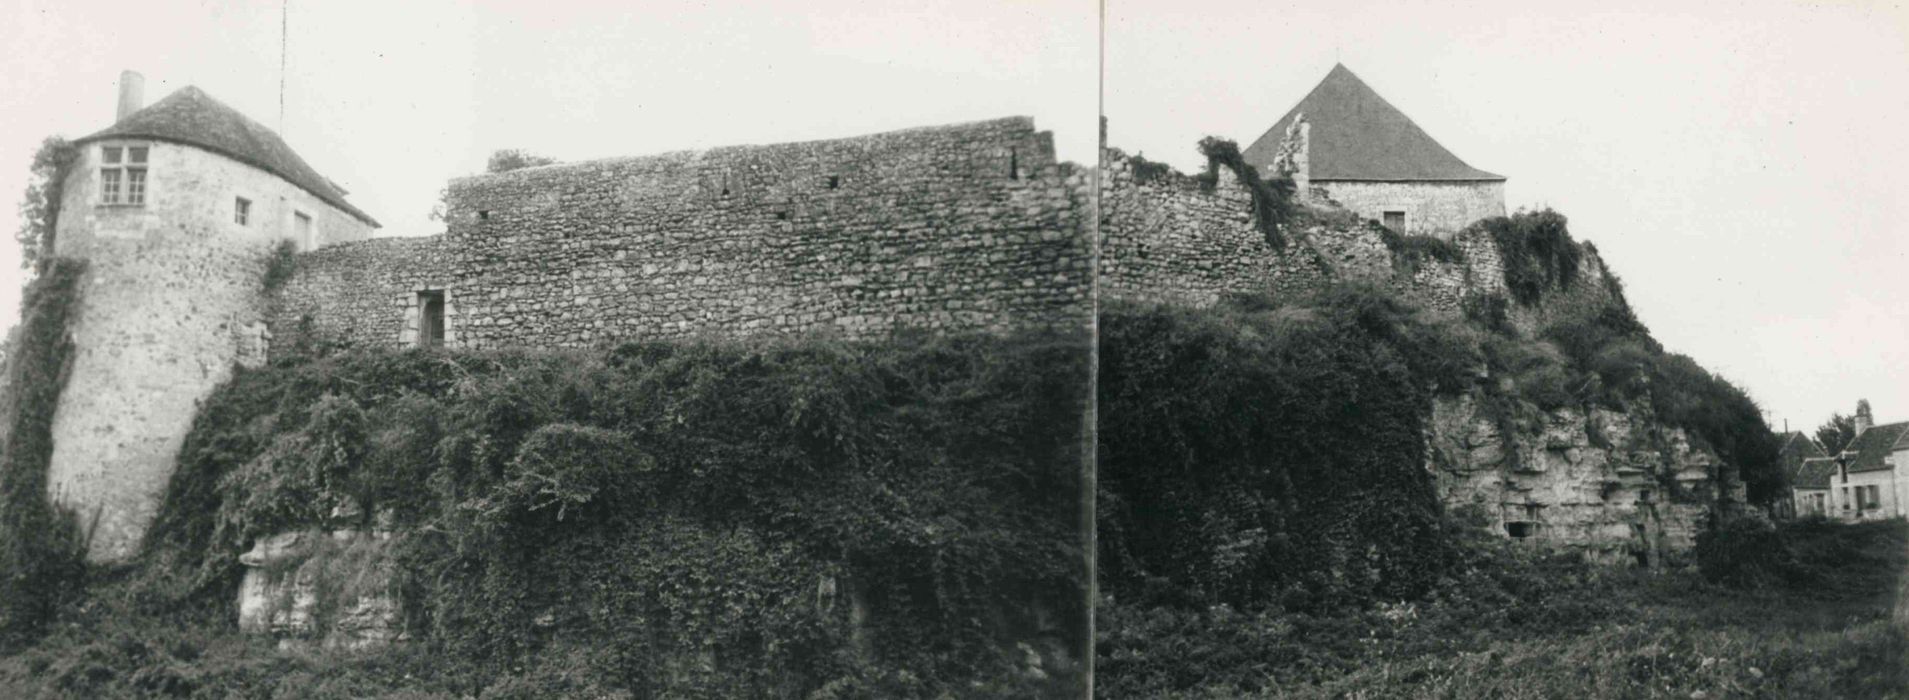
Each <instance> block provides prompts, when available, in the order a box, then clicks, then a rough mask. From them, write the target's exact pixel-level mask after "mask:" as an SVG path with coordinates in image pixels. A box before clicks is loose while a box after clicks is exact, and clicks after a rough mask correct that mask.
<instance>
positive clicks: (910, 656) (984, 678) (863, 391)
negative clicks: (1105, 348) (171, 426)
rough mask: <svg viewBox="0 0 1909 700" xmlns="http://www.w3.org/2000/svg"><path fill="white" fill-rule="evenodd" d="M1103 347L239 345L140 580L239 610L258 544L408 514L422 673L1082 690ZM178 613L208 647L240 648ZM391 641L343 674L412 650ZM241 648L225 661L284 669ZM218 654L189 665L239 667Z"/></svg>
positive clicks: (620, 682) (407, 556) (578, 688)
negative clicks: (246, 349)
mask: <svg viewBox="0 0 1909 700" xmlns="http://www.w3.org/2000/svg"><path fill="white" fill-rule="evenodd" d="M1086 363H1087V353H1086V352H1085V345H1084V340H1083V339H1081V338H1079V337H1060V336H1055V335H1049V334H1039V333H1026V334H1022V335H1018V336H1014V337H1011V338H1005V339H1004V338H999V337H993V336H979V335H976V336H957V337H945V338H938V339H930V338H898V339H896V340H894V341H893V342H888V343H880V344H851V343H843V342H836V341H831V340H823V339H806V340H778V341H763V342H760V343H755V344H742V343H731V342H716V341H707V342H688V343H652V344H636V345H627V346H623V347H620V348H617V349H615V350H614V351H610V352H607V353H574V354H550V353H543V354H530V353H471V352H424V351H412V352H404V353H370V354H342V355H336V356H332V357H327V358H322V359H303V360H297V361H286V362H281V363H279V364H277V365H275V366H273V367H270V368H266V369H260V370H246V371H241V372H239V373H238V374H237V375H236V376H235V378H234V379H233V380H232V381H231V382H230V383H229V384H227V385H225V386H223V387H221V388H220V389H219V390H218V391H217V392H216V393H215V395H214V396H213V397H212V398H211V399H210V400H209V401H207V402H206V405H205V407H204V409H203V410H202V412H201V413H200V415H199V417H198V419H197V421H196V423H195V425H194V427H193V430H192V432H191V434H190V435H189V436H188V437H187V439H186V443H185V445H184V447H183V449H182V451H181V457H180V466H179V471H178V473H177V475H176V476H175V478H174V479H173V482H172V486H171V488H170V491H169V493H168V494H167V498H166V502H165V506H164V509H163V510H162V513H161V514H160V516H159V519H158V520H157V522H156V523H155V526H154V528H153V529H152V531H151V533H150V534H149V536H148V541H147V543H146V560H145V562H144V563H143V564H144V567H143V568H142V569H141V570H139V571H135V572H132V573H130V574H127V581H126V582H124V583H123V584H122V585H119V586H118V587H117V588H116V589H115V590H116V591H117V593H116V595H117V596H118V598H117V600H118V602H117V603H111V604H116V605H120V606H122V607H125V608H129V609H130V610H131V611H132V614H136V615H137V614H145V615H154V616H161V617H164V618H165V619H171V620H183V622H178V623H177V624H176V625H170V626H169V627H183V628H185V629H206V628H207V626H212V629H215V630H217V629H226V630H228V631H229V625H230V623H229V622H227V621H225V620H229V618H230V609H231V608H230V606H231V603H232V601H233V600H234V596H235V593H236V591H235V585H236V582H237V580H238V577H239V575H240V573H241V571H240V568H239V566H238V565H237V562H236V555H237V554H239V553H240V552H242V551H243V550H245V549H246V548H248V547H249V546H250V545H251V544H252V542H253V541H254V540H255V539H256V538H259V537H261V536H265V535H270V534H275V533H279V532H284V531H288V530H297V529H301V528H312V527H318V528H327V529H352V528H368V527H379V526H395V528H396V529H397V531H399V532H400V533H403V534H400V536H399V538H398V539H396V540H393V542H392V544H391V545H389V547H390V551H391V552H392V553H393V556H395V557H396V559H397V561H398V564H399V566H398V572H397V576H396V578H397V582H396V583H395V585H396V586H397V587H398V588H399V589H400V590H402V591H403V592H404V593H405V595H404V596H403V600H404V601H405V603H406V610H405V615H406V617H407V619H408V620H409V623H410V625H411V629H412V630H413V634H414V636H415V637H416V641H415V642H413V643H412V644H414V645H417V646H419V647H421V648H423V649H426V650H429V655H428V656H429V658H426V657H416V658H418V659H419V660H420V661H422V662H427V663H429V664H431V666H432V668H431V669H430V670H429V671H428V672H427V671H425V670H421V669H418V668H414V667H405V668H404V673H408V674H412V675H413V676H415V678H412V679H410V680H408V681H406V682H404V683H401V684H398V686H402V687H423V688H439V689H442V690H443V691H445V692H449V693H453V694H464V693H476V692H478V690H480V689H488V690H487V691H486V695H485V697H543V696H549V695H552V694H561V693H569V692H604V693H607V694H612V695H615V694H623V695H625V696H632V697H658V696H671V697H675V696H682V695H696V696H699V697H764V696H790V697H804V696H809V697H920V696H934V695H937V694H940V693H942V692H956V693H957V694H960V695H962V696H970V695H980V696H997V695H998V696H1012V697H1022V696H1027V695H1041V694H1048V693H1057V692H1068V691H1067V689H1069V688H1074V687H1075V685H1074V684H1075V683H1077V682H1078V677H1077V671H1078V666H1077V664H1078V662H1079V660H1080V658H1081V656H1082V655H1083V654H1084V653H1086V650H1085V644H1086V640H1084V639H1080V638H1079V637H1080V635H1079V632H1078V630H1081V629H1084V627H1085V623H1084V621H1082V620H1081V619H1080V615H1081V606H1080V604H1079V600H1080V596H1082V595H1083V591H1084V584H1085V582H1084V578H1083V573H1084V572H1083V571H1082V561H1083V559H1082V556H1081V554H1080V551H1079V544H1080V542H1081V536H1080V533H1079V532H1078V527H1077V524H1078V517H1079V516H1078V512H1079V511H1078V507H1079V497H1078V483H1079V481H1078V479H1079V469H1080V461H1079V452H1080V445H1079V438H1078V432H1077V431H1078V430H1079V427H1080V425H1081V422H1080V421H1081V410H1082V407H1083V405H1084V401H1085V399H1086V397H1085V395H1084V387H1085V386H1086V384H1085V382H1086V372H1087V365H1086ZM107 604H109V603H106V602H101V603H96V605H107ZM173 611H183V612H173ZM864 613H865V615H866V619H865V620H863V619H859V618H860V616H861V615H863V614H864ZM74 616H75V617H77V618H80V619H87V616H86V615H85V614H84V612H83V611H82V612H75V613H74ZM321 622H322V621H321ZM221 625H222V626H223V627H220V626H221ZM108 636H110V635H108ZM218 638H219V637H217V636H216V635H215V636H213V637H212V638H211V639H212V640H216V639H218ZM72 641H73V643H75V644H83V645H84V648H89V649H90V648H93V647H92V644H93V642H81V641H79V640H78V639H74V640H72ZM1017 642H1018V643H1024V644H1026V645H1027V646H1026V647H1025V648H1023V647H1020V646H1017ZM170 643H171V642H166V643H161V642H152V643H151V645H152V646H156V647H160V650H159V651H160V652H161V653H156V654H135V655H132V658H129V659H119V658H118V657H117V655H116V654H108V655H107V658H108V659H111V660H110V661H106V662H102V663H103V664H105V665H106V666H107V667H108V670H106V671H87V670H85V669H84V668H77V669H72V670H71V673H78V674H82V675H81V676H79V677H77V678H75V677H73V676H67V677H66V678H67V680H68V681H72V682H81V683H85V682H91V681H87V680H86V676H85V674H88V673H98V674H99V675H101V676H102V677H105V678H109V679H111V680H110V681H106V682H104V683H105V684H104V685H98V686H88V687H93V688H95V689H105V690H111V689H115V688H117V689H122V690H123V689H125V688H127V687H131V686H128V685H124V684H128V683H133V682H135V681H136V680H137V679H139V678H144V677H145V676H142V675H141V674H153V673H159V672H160V671H159V670H155V668H154V667H155V666H158V667H165V668H170V667H171V666H172V665H177V664H180V663H185V664H186V665H196V664H194V663H192V662H190V661H189V660H188V661H181V660H180V656H179V654H174V653H172V652H171V651H167V649H169V648H170V647H168V646H167V644H170ZM177 643H178V644H182V645H184V646H185V647H187V648H188V649H189V650H190V651H189V652H181V653H184V654H186V655H187V656H190V655H193V654H201V653H209V652H207V651H205V649H206V648H208V647H215V646H218V642H216V641H209V640H206V639H192V640H185V641H177ZM141 644H146V642H144V641H142V642H141ZM1030 652H1032V653H1034V654H1038V655H1039V656H1041V657H1042V660H1041V661H1040V662H1039V663H1038V664H1033V666H1034V667H1036V668H1038V670H1039V673H1031V672H1030V665H1031V664H1030V663H1029V661H1028V656H1029V655H1030ZM85 653H93V652H85ZM408 654H410V652H404V653H401V654H399V655H398V657H399V658H412V657H409V656H408ZM51 658H53V659H54V660H53V661H46V660H45V659H42V663H48V664H52V665H57V664H59V663H66V661H65V659H67V658H68V657H67V655H60V654H53V655H51ZM245 658H249V657H245ZM118 663H126V664H131V666H130V667H118V666H115V665H114V664H118ZM248 663H250V662H248ZM368 663H370V662H368V661H366V662H358V661H354V662H350V663H349V664H347V665H348V666H350V669H346V670H345V671H340V672H341V673H345V674H346V675H351V674H352V673H360V672H362V673H365V674H370V675H372V676H375V677H376V678H385V677H386V676H385V675H382V674H384V672H383V671H374V670H373V669H370V668H369V667H367V666H366V665H365V664H368ZM242 665H243V664H239V663H238V662H237V661H234V662H233V664H232V666H231V667H229V668H224V669H223V670H224V672H226V673H229V674H233V675H232V677H239V676H244V675H246V674H255V673H263V672H260V671H258V670H257V669H256V668H252V667H246V668H240V666H242ZM82 666H84V664H82ZM351 669H356V670H355V671H354V670H351ZM195 674H196V675H195ZM195 674H186V675H185V676H181V677H176V678H175V677H170V676H169V678H171V680H168V681H167V682H169V683H179V684H184V687H185V688H186V689H187V690H188V691H191V692H204V693H210V694H214V695H216V694H218V693H217V692H216V689H217V688H222V687H229V686H228V685H227V684H228V683H229V681H230V678H229V677H227V676H220V675H219V674H217V673H211V674H209V675H207V674H205V673H197V672H195ZM267 675H269V674H267ZM389 675H397V674H395V673H393V674H389ZM0 677H4V673H0ZM49 682H54V681H49ZM260 682H262V683H264V684H265V685H267V686H273V685H277V684H278V683H281V682H283V679H281V678H275V679H271V680H269V681H260ZM366 682H367V683H371V684H373V685H377V684H380V683H384V682H385V681H382V680H376V679H375V678H373V679H367V680H366ZM115 683H117V684H121V685H113V684H115ZM384 687H385V688H386V689H387V690H388V689H390V688H391V687H397V686H384ZM102 692H104V691H102ZM340 692H341V693H343V692H345V691H340ZM351 692H354V693H355V692H361V691H351ZM1072 692H1078V691H1077V690H1075V691H1072Z"/></svg>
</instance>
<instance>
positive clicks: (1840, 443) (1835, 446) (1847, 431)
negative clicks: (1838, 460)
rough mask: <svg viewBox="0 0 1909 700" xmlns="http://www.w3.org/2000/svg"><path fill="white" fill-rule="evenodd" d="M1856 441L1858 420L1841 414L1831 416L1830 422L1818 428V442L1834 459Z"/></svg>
mask: <svg viewBox="0 0 1909 700" xmlns="http://www.w3.org/2000/svg"><path fill="white" fill-rule="evenodd" d="M1855 439H1856V418H1855V416H1845V415H1843V414H1841V413H1831V414H1829V422H1826V423H1824V424H1822V425H1820V426H1817V428H1816V442H1817V443H1818V444H1821V445H1822V446H1823V451H1824V452H1827V453H1829V455H1830V456H1832V457H1834V456H1836V455H1837V454H1839V453H1841V452H1842V451H1843V448H1845V447H1848V446H1849V443H1850V442H1852V441H1854V440H1855Z"/></svg>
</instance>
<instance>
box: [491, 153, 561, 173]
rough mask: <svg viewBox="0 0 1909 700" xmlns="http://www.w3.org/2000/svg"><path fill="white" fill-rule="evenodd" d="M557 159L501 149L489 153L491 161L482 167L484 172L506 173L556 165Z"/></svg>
mask: <svg viewBox="0 0 1909 700" xmlns="http://www.w3.org/2000/svg"><path fill="white" fill-rule="evenodd" d="M556 162H557V159H555V158H549V157H545V156H540V155H536V154H533V153H529V152H526V151H523V150H520V149H516V148H502V149H498V150H497V151H496V152H494V153H491V159H490V162H489V163H488V164H486V165H485V166H484V171H485V172H490V173H507V172H510V171H512V170H517V169H519V168H534V167H537V166H539V165H550V164H552V163H556Z"/></svg>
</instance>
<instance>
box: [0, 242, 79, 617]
mask: <svg viewBox="0 0 1909 700" xmlns="http://www.w3.org/2000/svg"><path fill="white" fill-rule="evenodd" d="M42 263H43V265H42V270H41V273H40V275H39V276H38V277H37V278H35V279H34V281H33V283H32V284H30V285H28V286H27V288H26V291H25V295H24V297H23V299H22V301H21V313H20V325H19V326H18V327H16V328H15V329H14V332H13V335H12V337H9V338H8V339H7V342H8V345H10V346H11V347H10V348H9V349H8V352H7V353H6V359H5V363H6V366H5V375H4V380H3V381H5V382H6V384H5V386H4V387H0V420H4V426H3V427H0V431H4V432H0V650H10V649H17V648H19V647H21V646H23V645H26V644H29V643H31V642H32V641H33V640H34V639H35V638H37V637H38V636H39V634H40V632H41V631H42V630H43V629H44V628H45V626H46V625H47V623H48V622H49V621H50V620H51V619H52V618H53V616H54V613H55V611H56V610H57V609H58V606H59V605H60V603H61V602H62V601H63V600H64V599H65V598H66V597H68V596H69V595H71V594H72V593H73V592H74V589H75V588H76V587H77V585H78V584H79V583H81V582H82V581H83V579H84V574H85V570H84V566H83V565H82V564H81V561H82V557H83V556H84V552H85V543H84V542H83V541H81V533H80V527H79V523H78V521H77V520H76V519H75V518H74V517H73V514H72V513H70V512H65V511H63V510H61V509H59V508H56V507H55V506H54V505H53V504H52V503H51V502H50V501H49V500H48V498H47V468H48V467H49V466H50V465H51V463H52V458H53V413H54V408H55V407H57V406H58V405H59V400H60V390H61V389H62V388H64V387H65V384H66V370H67V363H68V362H70V361H71V359H72V354H73V342H72V340H71V338H69V337H68V335H67V333H68V331H67V324H68V323H69V321H70V319H71V317H72V315H73V312H74V310H75V309H76V308H77V306H78V300H79V281H80V279H81V277H82V275H84V274H85V271H86V263H85V262H84V261H81V260H73V259H69V258H43V259H42Z"/></svg>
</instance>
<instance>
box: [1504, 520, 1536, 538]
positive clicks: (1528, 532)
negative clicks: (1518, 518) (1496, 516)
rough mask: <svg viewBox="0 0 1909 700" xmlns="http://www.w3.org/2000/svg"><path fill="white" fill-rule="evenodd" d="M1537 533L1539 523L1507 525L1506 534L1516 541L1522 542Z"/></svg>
mask: <svg viewBox="0 0 1909 700" xmlns="http://www.w3.org/2000/svg"><path fill="white" fill-rule="evenodd" d="M1537 532H1538V524H1537V523H1524V522H1511V523H1505V534H1508V535H1511V538H1512V539H1514V540H1522V539H1524V538H1527V537H1530V536H1532V535H1534V534H1536V533H1537Z"/></svg>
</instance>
